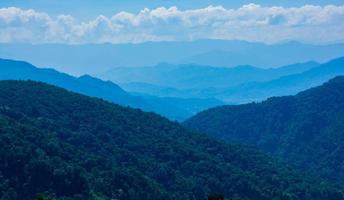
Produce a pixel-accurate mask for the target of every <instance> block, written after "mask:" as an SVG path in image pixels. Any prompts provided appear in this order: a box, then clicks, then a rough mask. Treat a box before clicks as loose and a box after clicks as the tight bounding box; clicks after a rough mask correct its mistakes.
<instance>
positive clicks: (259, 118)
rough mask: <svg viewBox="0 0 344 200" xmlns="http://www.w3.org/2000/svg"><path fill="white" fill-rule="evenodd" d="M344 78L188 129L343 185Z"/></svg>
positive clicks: (223, 111) (212, 112) (201, 117)
mask: <svg viewBox="0 0 344 200" xmlns="http://www.w3.org/2000/svg"><path fill="white" fill-rule="evenodd" d="M343 122H344V77H343V76H342V77H337V78H334V79H332V80H330V81H329V82H327V83H325V84H323V85H322V86H320V87H315V88H312V89H309V90H306V91H304V92H301V93H299V94H297V95H295V96H285V97H275V98H270V99H268V100H266V101H264V102H262V103H250V104H244V105H238V106H222V107H217V108H213V109H209V110H207V111H204V112H201V113H199V114H197V115H196V116H194V117H192V118H190V119H189V120H187V121H186V122H185V123H184V124H185V125H186V126H187V127H192V128H193V129H196V130H200V131H203V132H204V133H208V134H209V135H212V136H215V137H220V138H225V139H229V140H234V141H240V142H243V143H247V144H253V145H256V146H258V147H259V148H260V149H262V150H264V151H265V152H269V153H272V154H273V155H277V156H280V157H282V158H283V159H285V160H286V161H287V162H288V163H290V164H292V165H295V166H297V167H299V168H300V169H303V170H308V171H310V172H311V173H313V174H316V175H319V176H321V177H323V178H327V179H329V180H336V181H343V180H344V157H343V156H344V134H343V130H344V123H343Z"/></svg>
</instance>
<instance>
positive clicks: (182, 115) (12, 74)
mask: <svg viewBox="0 0 344 200" xmlns="http://www.w3.org/2000/svg"><path fill="white" fill-rule="evenodd" d="M27 79H30V80H36V81H42V82H45V83H49V84H53V85H56V86H59V87H62V88H65V89H68V90H71V91H74V92H78V93H81V94H85V95H89V96H94V97H99V98H103V99H106V100H108V101H111V102H114V103H118V104H120V105H123V106H131V107H134V108H140V109H143V110H145V111H153V112H156V113H159V114H161V115H163V116H166V117H168V118H170V119H172V120H183V119H186V118H187V117H190V116H191V115H193V114H196V113H197V112H199V111H201V110H204V109H207V108H210V107H213V106H217V105H221V104H223V103H222V102H221V101H219V100H216V99H211V98H207V99H206V98H205V99H196V100H195V99H192V100H189V99H184V98H183V99H177V98H164V99H161V98H153V97H152V98H146V97H139V96H135V95H131V94H129V93H127V92H126V91H124V90H123V89H121V88H120V87H119V86H118V85H116V84H114V83H113V82H110V81H102V80H100V79H97V78H94V77H91V76H89V75H84V76H81V77H78V78H77V77H73V76H70V75H67V74H64V73H60V72H58V71H56V70H54V69H42V68H37V67H35V66H33V65H31V64H29V63H27V62H22V61H13V60H5V59H0V80H27ZM195 103H196V104H195Z"/></svg>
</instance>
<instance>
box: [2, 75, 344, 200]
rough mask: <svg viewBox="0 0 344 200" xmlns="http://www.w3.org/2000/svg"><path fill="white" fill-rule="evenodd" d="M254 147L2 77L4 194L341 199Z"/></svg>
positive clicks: (335, 190)
mask: <svg viewBox="0 0 344 200" xmlns="http://www.w3.org/2000/svg"><path fill="white" fill-rule="evenodd" d="M340 189H341V188H339V187H338V186H334V185H330V184H327V183H325V182H323V183H319V182H318V181H317V180H314V179H312V178H309V177H307V176H302V175H300V174H297V173H295V172H294V171H293V170H291V169H289V168H287V167H285V166H283V165H281V164H280V163H279V162H277V161H274V160H272V159H271V158H270V157H267V156H265V155H263V154H261V153H259V152H258V151H256V150H255V149H254V148H250V147H246V146H241V145H234V144H229V143H226V142H221V141H218V140H215V139H211V138H209V137H208V136H205V135H201V134H198V133H195V132H192V131H189V130H187V129H185V128H184V127H182V126H180V125H179V124H177V123H173V122H170V121H168V120H167V119H165V118H162V117H160V116H158V115H156V114H153V113H145V112H142V111H141V110H136V109H130V108H125V107H121V106H118V105H114V104H111V103H108V102H106V101H103V100H100V99H96V98H90V97H86V96H82V95H79V94H75V93H72V92H68V91H66V90H63V89H60V88H57V87H54V86H49V85H46V84H43V83H37V82H32V81H1V82H0V199H1V200H5V199H6V200H9V199H11V200H16V199H34V198H35V197H36V194H38V193H42V194H43V195H44V196H42V197H41V198H53V199H58V200H71V199H76V200H79V199H80V200H81V199H82V200H87V199H102V200H108V199H126V200H127V199H129V200H130V199H142V200H145V199H147V200H148V199H149V200H154V199H159V200H160V199H166V200H168V199H204V197H206V196H207V194H209V193H210V192H212V191H218V192H220V193H223V194H224V195H225V196H233V197H240V198H241V199H242V200H249V199H254V200H266V199H271V200H282V199H283V200H284V199H293V200H295V199H297V200H298V199H300V200H306V199H307V200H308V199H312V200H323V199H331V200H337V199H338V200H339V199H343V194H342V193H341V192H340Z"/></svg>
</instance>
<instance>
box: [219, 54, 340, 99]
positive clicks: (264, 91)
mask: <svg viewBox="0 0 344 200" xmlns="http://www.w3.org/2000/svg"><path fill="white" fill-rule="evenodd" d="M339 75H344V57H341V58H337V59H334V60H331V61H329V62H327V63H324V64H321V65H319V66H316V67H314V68H312V69H310V70H307V71H304V72H301V73H297V74H292V75H288V76H283V77H280V78H278V79H275V80H271V81H266V82H251V83H245V84H242V85H239V86H236V87H232V88H229V89H227V90H222V91H218V92H217V94H214V96H216V97H218V98H220V99H222V100H226V99H227V100H230V101H234V102H250V101H261V100H264V99H266V98H268V97H272V96H283V95H293V94H296V93H298V92H301V91H302V90H305V89H309V88H311V87H315V86H318V85H321V84H323V83H324V82H326V81H328V80H329V79H331V78H333V77H335V76H339Z"/></svg>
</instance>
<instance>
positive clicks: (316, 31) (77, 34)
mask: <svg viewBox="0 0 344 200" xmlns="http://www.w3.org/2000/svg"><path fill="white" fill-rule="evenodd" d="M198 39H225V40H245V41H254V42H263V43H268V44H270V43H279V42H284V41H291V40H292V41H300V42H305V43H338V42H344V0H327V1H320V0H314V1H310V0H297V1H292V0H279V1H272V0H260V1H232V0H231V1H229V0H226V1H224V0H213V1H210V0H203V1H202V0H183V1H182V0H169V1H166V0H165V1H162V0H149V1H148V0H131V1H129V0H126V1H122V0H117V1H116V0H97V1H93V0H92V1H87V0H73V1H71V0H0V42H1V43H34V44H36V43H67V44H83V43H141V42H147V41H193V40H198Z"/></svg>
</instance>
